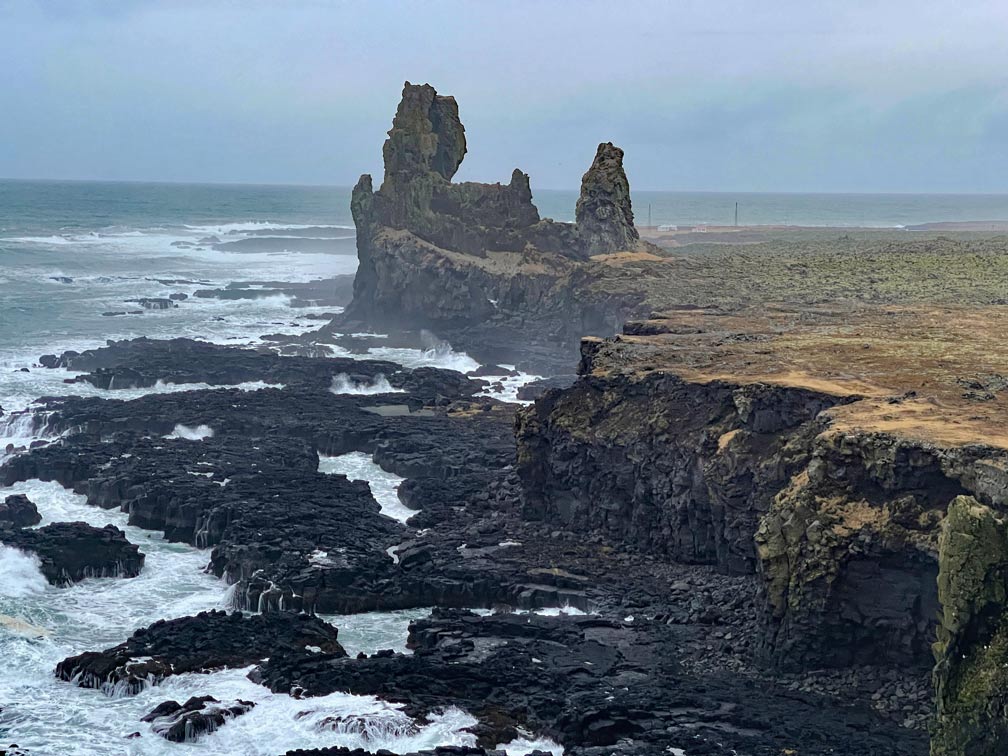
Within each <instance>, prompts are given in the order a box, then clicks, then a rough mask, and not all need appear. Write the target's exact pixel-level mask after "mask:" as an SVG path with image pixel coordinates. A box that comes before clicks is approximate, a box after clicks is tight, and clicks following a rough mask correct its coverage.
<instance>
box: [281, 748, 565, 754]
mask: <svg viewBox="0 0 1008 756" xmlns="http://www.w3.org/2000/svg"><path fill="white" fill-rule="evenodd" d="M503 754H504V752H503V751H496V750H494V751H488V750H486V749H485V748H472V747H470V746H438V747H437V748H434V749H433V750H429V751H410V752H409V753H403V754H401V756H503ZM284 756H396V755H395V754H393V753H392V752H391V751H386V750H384V749H382V750H380V751H365V750H364V749H363V748H345V747H343V746H336V747H333V748H313V749H310V750H303V749H298V750H296V751H287V753H286V754H284ZM528 756H552V754H551V753H549V752H548V751H529V752H528Z"/></svg>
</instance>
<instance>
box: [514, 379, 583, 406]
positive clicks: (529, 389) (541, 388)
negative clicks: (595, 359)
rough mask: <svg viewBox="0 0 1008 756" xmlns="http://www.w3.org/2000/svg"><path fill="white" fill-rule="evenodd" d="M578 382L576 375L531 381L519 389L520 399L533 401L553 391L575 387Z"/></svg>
mask: <svg viewBox="0 0 1008 756" xmlns="http://www.w3.org/2000/svg"><path fill="white" fill-rule="evenodd" d="M576 380H577V376H576V375H573V374H572V375H554V376H550V377H549V378H540V379H539V380H536V381H529V382H528V383H526V384H525V385H524V386H522V387H521V388H520V389H518V398H519V399H521V400H522V401H533V400H535V399H538V398H539V397H540V396H542V395H543V394H545V393H546V392H547V391H549V390H551V389H565V388H570V387H571V386H572V385H574V381H576Z"/></svg>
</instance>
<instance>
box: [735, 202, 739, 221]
mask: <svg viewBox="0 0 1008 756" xmlns="http://www.w3.org/2000/svg"><path fill="white" fill-rule="evenodd" d="M735 225H736V226H737V225H738V202H736V203H735Z"/></svg>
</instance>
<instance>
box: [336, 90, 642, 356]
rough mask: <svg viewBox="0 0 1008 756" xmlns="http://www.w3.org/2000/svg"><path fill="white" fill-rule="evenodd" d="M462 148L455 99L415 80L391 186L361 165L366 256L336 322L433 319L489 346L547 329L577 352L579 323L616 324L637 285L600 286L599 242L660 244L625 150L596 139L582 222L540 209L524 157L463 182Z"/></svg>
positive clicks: (397, 134) (360, 238)
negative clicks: (635, 204)
mask: <svg viewBox="0 0 1008 756" xmlns="http://www.w3.org/2000/svg"><path fill="white" fill-rule="evenodd" d="M465 154H466V139H465V128H464V127H463V125H462V122H461V120H460V119H459V113H458V104H457V103H456V102H455V99H454V98H453V97H448V96H444V95H439V94H438V93H437V92H436V91H435V90H434V88H433V87H431V86H430V85H428V84H422V85H419V84H410V83H409V82H407V83H406V85H405V87H404V88H403V95H402V100H401V102H400V103H399V108H398V110H397V111H396V115H395V118H394V120H393V122H392V128H391V130H390V131H389V132H388V139H387V140H386V141H385V146H384V149H383V155H384V159H385V177H384V180H383V181H382V184H381V187H380V188H379V189H378V190H377V191H375V190H374V188H373V184H372V180H371V177H370V176H369V175H364V176H361V178H360V181H359V182H358V183H357V186H356V187H355V188H354V190H353V196H352V200H351V210H352V213H353V218H354V223H355V225H356V227H357V252H358V257H359V260H360V265H359V268H358V271H357V276H356V279H355V281H354V299H353V302H352V303H351V305H350V307H349V308H348V311H347V313H346V315H345V316H344V317H343V318H342V319H341V321H340V322H341V323H342V324H346V323H359V324H366V325H368V326H371V327H376V326H380V327H383V328H385V329H391V330H395V329H397V328H400V329H401V328H418V327H419V328H428V329H431V330H433V331H435V332H436V333H437V334H438V335H440V336H443V337H447V338H449V339H450V340H451V341H452V343H454V344H457V345H458V344H459V343H460V342H467V341H468V342H473V343H479V344H481V345H483V346H484V347H486V346H488V345H489V346H490V347H491V350H490V351H491V352H492V347H493V345H494V344H499V345H505V344H511V345H513V344H521V343H523V342H531V343H539V344H542V346H543V351H549V350H551V351H554V352H561V353H564V352H565V353H567V356H568V357H569V356H572V355H574V354H576V345H577V341H578V339H579V338H580V337H581V336H582V335H585V334H596V335H610V334H612V333H614V332H615V331H616V330H617V329H618V328H619V326H620V325H621V324H622V322H623V320H625V319H626V317H627V315H628V314H629V312H630V310H631V309H632V307H633V306H634V304H635V303H636V302H637V301H639V297H636V296H634V295H632V294H629V293H628V292H626V291H624V292H622V294H621V295H620V296H614V295H613V293H612V292H610V291H606V292H604V293H600V292H597V291H592V290H591V283H592V282H593V281H595V280H597V279H598V276H597V275H594V274H593V273H591V272H589V271H586V268H590V266H592V265H597V264H599V263H596V262H595V261H592V260H591V258H592V257H593V256H597V255H606V254H609V253H613V252H623V251H655V250H653V249H652V248H651V247H650V245H648V244H646V243H644V242H641V240H640V237H639V235H638V233H637V230H636V229H635V228H634V225H633V210H632V208H631V204H630V184H629V182H628V180H627V177H626V173H625V172H624V170H623V151H622V150H621V149H619V148H618V147H615V146H614V145H612V144H611V143H608V142H607V143H604V144H601V145H599V147H598V151H597V153H596V156H595V160H594V162H593V163H592V165H591V167H590V168H589V169H588V171H587V173H585V174H584V178H583V180H582V186H581V196H580V199H578V201H577V207H576V218H577V222H576V223H559V222H555V221H552V220H549V219H542V218H540V216H539V211H538V209H537V208H536V206H535V205H534V204H533V202H532V190H531V186H530V183H529V177H528V175H527V174H525V173H523V172H522V171H520V170H518V169H515V171H514V173H513V174H512V175H511V180H510V181H509V182H508V183H507V184H501V183H496V184H481V183H476V182H462V183H453V182H452V177H453V176H454V175H455V173H456V172H457V170H458V168H459V165H461V163H462V159H463V158H464V157H465ZM334 330H339V329H334ZM496 356H500V357H506V356H508V355H501V354H497V355H496Z"/></svg>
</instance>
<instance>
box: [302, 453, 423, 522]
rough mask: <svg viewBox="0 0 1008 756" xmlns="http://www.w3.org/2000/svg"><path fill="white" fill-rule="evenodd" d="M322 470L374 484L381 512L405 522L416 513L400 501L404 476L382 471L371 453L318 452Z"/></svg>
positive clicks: (373, 494) (372, 490) (372, 492)
mask: <svg viewBox="0 0 1008 756" xmlns="http://www.w3.org/2000/svg"><path fill="white" fill-rule="evenodd" d="M319 472H322V473H326V474H328V475H345V476H347V477H348V478H349V479H350V480H364V481H367V483H368V485H369V486H371V495H372V496H374V498H375V501H377V502H378V504H379V506H381V513H382V514H383V515H385V516H386V517H391V518H393V519H395V520H399V522H406V520H408V519H409V518H410V517H412V516H413V515H415V514H416V513H417V510H415V509H410V508H409V507H407V506H406V505H405V504H403V503H402V502H401V501H399V486H400V484H402V482H403V480H404V479H403V478H400V477H399V476H398V475H395V474H393V473H390V472H386V471H385V470H382V469H381V468H380V467H379V466H378V465H376V464H375V463H374V461H373V460H372V459H371V455H370V454H365V453H364V452H351V453H349V454H341V455H339V456H336V457H327V456H324V455H321V454H320V455H319Z"/></svg>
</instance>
